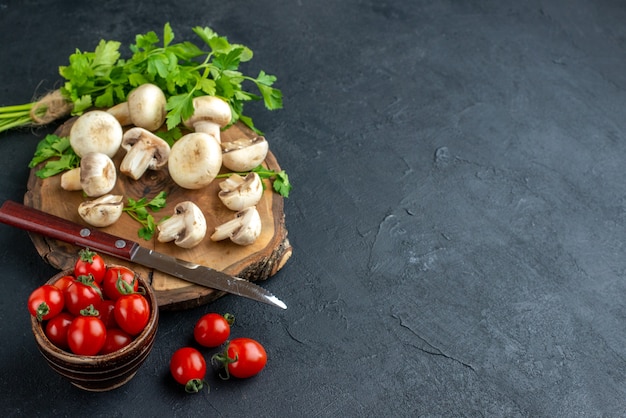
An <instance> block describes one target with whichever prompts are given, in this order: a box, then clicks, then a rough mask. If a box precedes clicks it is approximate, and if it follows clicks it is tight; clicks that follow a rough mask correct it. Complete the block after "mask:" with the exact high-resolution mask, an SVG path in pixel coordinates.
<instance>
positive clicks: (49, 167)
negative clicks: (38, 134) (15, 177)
mask: <svg viewBox="0 0 626 418" xmlns="http://www.w3.org/2000/svg"><path fill="white" fill-rule="evenodd" d="M53 158H54V159H53ZM51 159H52V160H51ZM48 160H50V161H48ZM44 161H48V162H46V164H45V165H44V166H43V168H41V169H39V170H37V172H36V173H35V174H36V175H37V176H38V177H39V178H47V177H52V176H54V175H56V174H59V173H62V172H64V171H67V170H71V169H73V168H76V167H78V165H79V163H80V158H78V155H76V153H75V152H74V150H73V149H72V147H71V146H70V139H69V138H68V137H60V136H58V135H54V134H48V135H46V136H45V138H43V139H42V140H41V141H39V143H38V144H37V148H36V149H35V154H34V155H33V158H32V159H31V160H30V162H29V163H28V167H30V168H34V167H36V166H37V165H39V164H40V163H42V162H44Z"/></svg>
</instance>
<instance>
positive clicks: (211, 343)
mask: <svg viewBox="0 0 626 418" xmlns="http://www.w3.org/2000/svg"><path fill="white" fill-rule="evenodd" d="M234 320H235V318H234V317H233V316H232V315H231V314H225V315H223V316H222V315H220V314H217V313H208V314H206V315H203V316H202V317H201V318H200V319H199V320H198V322H196V325H195V326H194V329H193V336H194V338H195V340H196V342H197V343H198V344H200V345H202V346H204V347H218V346H220V345H222V344H224V343H225V342H226V340H227V339H228V337H229V336H230V326H231V325H232V324H233V321H234Z"/></svg>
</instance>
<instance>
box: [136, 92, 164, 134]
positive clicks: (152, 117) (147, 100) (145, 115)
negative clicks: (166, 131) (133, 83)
mask: <svg viewBox="0 0 626 418" xmlns="http://www.w3.org/2000/svg"><path fill="white" fill-rule="evenodd" d="M127 102H128V113H129V115H130V120H131V121H132V123H133V125H135V126H138V127H141V128H145V129H147V130H149V131H156V130H157V129H159V128H160V127H161V126H162V125H163V122H165V117H166V115H167V111H166V110H165V104H166V103H167V99H166V98H165V94H164V93H163V90H161V89H160V88H159V87H157V86H155V85H154V84H150V83H146V84H142V85H141V86H139V87H137V88H136V89H134V90H133V91H131V92H130V93H129V94H128V98H127Z"/></svg>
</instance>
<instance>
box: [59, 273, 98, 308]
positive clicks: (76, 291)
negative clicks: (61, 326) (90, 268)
mask: <svg viewBox="0 0 626 418" xmlns="http://www.w3.org/2000/svg"><path fill="white" fill-rule="evenodd" d="M63 294H64V296H65V308H66V309H67V311H68V312H69V313H71V314H72V315H74V316H79V315H80V311H81V310H83V309H86V308H87V307H89V305H93V306H94V308H97V307H98V306H99V305H100V302H102V291H101V290H100V288H99V287H98V285H97V284H95V283H94V282H93V281H91V280H89V278H88V276H79V277H78V278H77V279H76V280H75V281H74V283H72V285H71V286H69V287H68V288H67V289H65V291H64V292H63Z"/></svg>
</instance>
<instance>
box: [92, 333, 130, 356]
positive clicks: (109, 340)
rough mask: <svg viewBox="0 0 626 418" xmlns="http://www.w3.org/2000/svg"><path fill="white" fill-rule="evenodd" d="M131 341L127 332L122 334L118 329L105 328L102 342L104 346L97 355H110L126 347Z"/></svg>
mask: <svg viewBox="0 0 626 418" xmlns="http://www.w3.org/2000/svg"><path fill="white" fill-rule="evenodd" d="M132 341H133V337H131V336H130V335H128V333H127V332H124V331H122V330H121V329H119V328H107V336H106V340H105V341H104V346H102V348H101V349H100V353H99V354H109V353H112V352H114V351H117V350H119V349H122V348H124V347H126V346H127V345H128V344H130V343H131V342H132Z"/></svg>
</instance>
